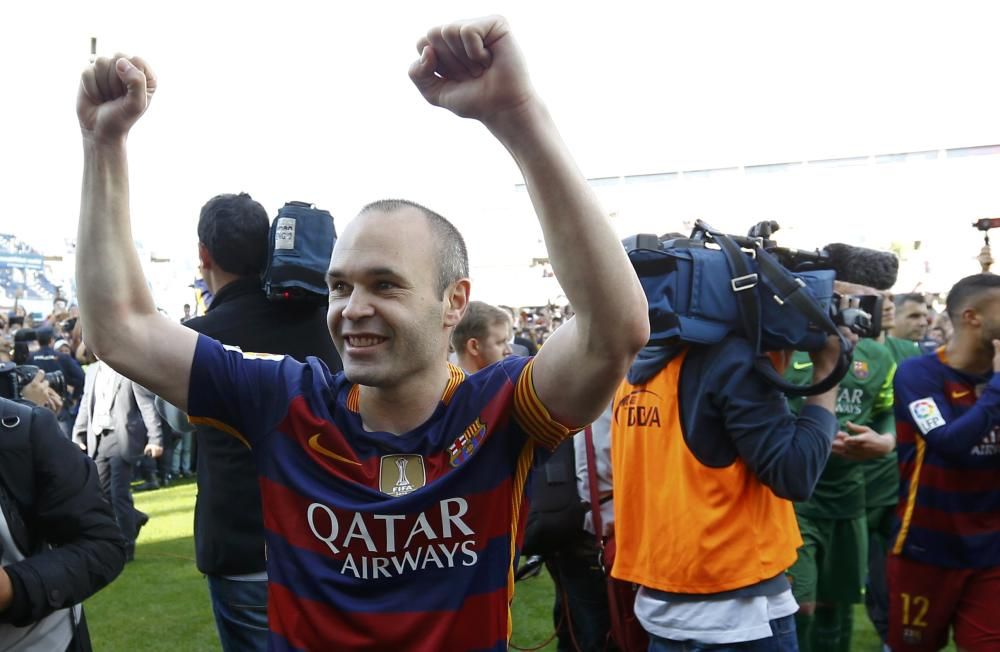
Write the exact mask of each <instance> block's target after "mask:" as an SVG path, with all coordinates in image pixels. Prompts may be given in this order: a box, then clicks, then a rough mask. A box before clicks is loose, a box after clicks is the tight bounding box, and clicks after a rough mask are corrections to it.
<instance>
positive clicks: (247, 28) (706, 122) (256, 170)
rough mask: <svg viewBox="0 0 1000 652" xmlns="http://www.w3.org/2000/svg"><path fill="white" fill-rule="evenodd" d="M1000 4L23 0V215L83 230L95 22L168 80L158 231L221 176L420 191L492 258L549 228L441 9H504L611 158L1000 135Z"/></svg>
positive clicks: (363, 195) (110, 45)
mask: <svg viewBox="0 0 1000 652" xmlns="http://www.w3.org/2000/svg"><path fill="white" fill-rule="evenodd" d="M994 7H996V4H995V3H988V2H983V3H962V2H947V3H940V2H939V3H921V2H871V1H868V2H837V3H816V2H801V1H800V2H785V3H777V2H749V1H744V2H731V3H722V2H648V3H639V2H623V1H616V2H602V3H581V2H572V3H570V2H540V1H538V0H535V1H531V2H521V1H499V2H493V3H487V2H481V1H480V0H462V1H461V2H458V1H441V2H433V1H428V2H412V1H410V2H403V1H400V2H323V3H320V2H294V1H287V0H286V1H282V2H214V1H210V0H203V1H201V2H172V3H137V2H106V1H103V0H96V1H92V2H66V3H58V2H49V3H13V2H5V3H3V4H2V6H0V26H2V27H0V30H2V34H3V38H2V41H0V54H2V55H3V60H4V61H6V62H7V63H6V67H7V70H6V72H5V74H4V79H5V89H6V90H5V92H4V95H5V98H4V99H5V101H4V109H3V116H4V125H5V127H6V128H5V129H4V132H5V133H4V135H3V139H2V152H3V155H2V157H0V179H2V181H0V193H2V198H3V203H4V208H5V211H4V217H3V218H2V230H4V231H13V232H15V233H18V234H20V235H22V237H24V238H25V239H27V240H28V241H29V242H32V243H33V244H36V245H37V246H40V247H42V248H49V247H55V246H57V245H56V243H59V242H61V239H62V237H64V236H71V235H73V234H74V233H75V228H76V217H77V214H78V210H79V178H80V165H81V163H80V158H81V157H80V144H79V131H78V127H77V124H76V117H75V114H74V98H75V94H76V89H77V83H78V78H79V73H80V71H81V70H82V68H83V67H84V66H85V65H86V64H87V61H88V55H89V47H90V37H91V36H96V37H97V38H98V50H99V54H104V55H110V54H112V53H113V52H115V51H123V52H126V53H129V54H140V55H142V56H144V57H145V58H146V59H147V60H148V61H149V62H150V64H151V65H152V66H153V68H154V69H155V70H156V72H157V74H158V77H159V90H158V91H157V94H156V97H155V99H154V101H153V104H152V106H151V108H150V110H149V111H148V113H147V114H146V115H145V116H144V117H143V119H142V120H141V121H140V123H139V124H138V125H137V127H136V128H135V131H134V134H133V136H132V138H131V140H130V143H129V145H130V159H131V169H132V173H131V175H132V185H133V192H132V206H133V215H134V224H135V227H134V228H135V232H136V236H137V237H138V238H140V239H142V240H143V241H144V242H146V243H147V244H148V245H149V246H150V247H152V248H154V249H156V250H158V251H160V252H161V253H164V254H166V255H173V256H181V255H191V254H193V251H194V243H195V235H194V226H195V222H196V217H197V211H198V208H199V207H200V206H201V204H202V203H204V201H205V200H206V199H207V198H208V197H210V196H212V195H214V194H217V193H220V192H238V191H241V190H244V191H247V192H250V193H251V194H252V195H254V197H256V198H257V199H259V200H260V201H261V202H262V203H263V204H264V205H265V206H266V207H267V208H268V210H269V211H270V212H271V213H272V214H273V213H274V211H276V209H277V208H278V207H279V206H280V205H281V204H282V203H283V202H285V201H287V200H291V199H299V200H307V201H312V202H314V203H316V204H318V205H319V206H321V207H324V208H327V209H329V210H330V211H331V212H332V213H333V214H334V215H335V217H336V218H337V222H338V224H339V225H341V226H342V225H343V224H344V223H345V222H346V221H347V220H348V219H349V218H350V217H351V216H352V215H353V214H354V213H355V212H356V211H357V209H358V208H359V207H360V206H361V205H363V204H364V203H366V202H368V201H371V200H373V199H377V198H382V197H398V196H401V197H406V198H410V199H414V200H416V201H420V202H422V203H425V204H427V205H429V206H430V207H432V208H434V209H436V210H438V211H439V212H442V213H443V214H445V215H446V216H448V217H450V218H451V219H453V220H454V221H455V222H456V223H457V225H458V226H459V228H460V229H461V230H462V231H463V232H464V233H466V235H467V237H468V238H469V240H470V249H471V251H472V254H473V262H474V263H475V262H476V260H477V256H478V257H479V260H480V261H482V260H483V259H493V258H498V257H500V256H501V252H500V251H498V249H502V247H497V246H496V245H497V243H505V242H510V243H514V244H515V245H517V246H518V247H520V246H522V245H521V244H520V243H519V241H518V240H517V239H516V238H513V239H511V238H509V237H508V239H504V237H501V236H503V235H504V234H505V233H508V234H510V233H518V232H525V231H530V226H531V225H530V224H526V223H525V222H524V220H525V219H530V214H529V215H528V216H527V218H526V217H525V215H524V211H523V195H521V198H520V199H519V198H518V195H517V193H514V192H513V190H512V189H513V187H514V184H515V183H516V182H518V181H519V180H520V179H519V177H518V175H517V171H516V169H515V168H514V167H513V165H512V164H511V163H510V162H509V159H508V157H507V154H506V152H505V151H504V150H503V148H502V147H500V146H499V145H498V144H496V143H495V142H494V141H493V140H492V138H491V136H490V135H489V134H488V133H487V132H486V130H485V129H483V128H482V127H481V126H480V125H478V124H476V123H473V122H470V121H465V120H461V119H459V118H456V117H454V116H451V115H450V114H448V113H446V112H445V111H442V110H440V109H435V108H433V107H430V106H428V105H426V104H425V103H424V102H423V100H422V98H421V97H420V96H419V94H418V93H417V92H416V90H415V89H414V88H413V87H412V85H411V84H410V82H409V79H408V78H407V76H406V70H407V67H408V66H409V64H410V62H411V61H412V60H413V59H414V58H415V57H416V50H415V42H416V40H417V38H418V37H419V36H420V35H421V34H422V33H423V32H424V31H425V30H426V29H427V28H428V27H430V26H432V25H434V24H437V23H440V22H443V21H448V20H450V19H453V18H459V17H468V16H474V15H479V14H483V13H494V12H497V13H503V14H505V15H506V16H507V17H508V18H509V19H510V21H511V23H512V25H513V28H514V33H515V35H516V36H517V38H518V39H519V41H520V42H521V45H522V48H523V49H524V50H525V52H526V56H527V59H528V63H529V67H530V70H531V73H532V76H533V79H534V81H535V84H536V86H537V87H538V89H539V91H540V93H541V94H542V96H543V97H544V98H545V100H546V101H547V102H548V104H549V106H550V108H551V109H552V112H553V113H554V115H555V117H556V119H557V121H558V123H559V125H560V128H561V130H562V132H563V135H564V137H565V138H566V140H567V141H568V142H569V145H570V147H571V149H572V150H573V152H574V153H575V154H576V156H577V158H578V161H579V163H580V166H581V168H582V169H583V171H584V173H585V174H586V175H587V176H589V177H598V176H606V175H611V176H616V175H626V174H636V173H644V172H658V171H664V170H677V169H698V168H703V167H720V166H726V165H734V164H735V165H739V164H751V163H768V162H780V161H785V160H802V159H806V158H823V157H833V156H849V155H858V154H877V153H888V152H895V151H913V150H917V149H925V148H927V149H938V148H946V147H955V146H966V145H981V144H993V143H1000V101H998V100H1000V83H998V78H1000V75H998V68H1000V57H998V56H997V54H996V52H997V49H996V26H997V24H998V21H997V18H998V16H997V15H996V11H995V9H994ZM910 226H912V225H910ZM906 227H907V225H902V224H901V225H900V228H906ZM963 228H968V227H967V226H964V227H963ZM514 253H515V254H517V255H519V256H521V257H522V258H523V256H524V255H525V254H524V252H514Z"/></svg>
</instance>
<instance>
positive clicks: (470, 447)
mask: <svg viewBox="0 0 1000 652" xmlns="http://www.w3.org/2000/svg"><path fill="white" fill-rule="evenodd" d="M484 437H486V424H485V423H483V422H482V420H481V419H476V420H475V421H473V422H472V423H471V424H470V425H469V427H468V428H466V429H465V432H463V433H462V434H461V435H459V436H458V438H457V439H455V441H453V442H452V443H451V446H449V447H448V463H449V464H451V465H452V466H458V465H460V464H462V463H463V462H465V461H466V460H468V459H469V458H470V457H472V453H474V452H475V450H476V448H478V447H479V444H481V443H482V442H483V438H484Z"/></svg>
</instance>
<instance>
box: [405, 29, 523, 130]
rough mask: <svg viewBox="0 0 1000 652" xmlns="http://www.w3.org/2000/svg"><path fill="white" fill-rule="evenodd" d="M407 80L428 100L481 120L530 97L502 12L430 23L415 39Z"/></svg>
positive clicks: (515, 45)
mask: <svg viewBox="0 0 1000 652" xmlns="http://www.w3.org/2000/svg"><path fill="white" fill-rule="evenodd" d="M417 51H418V52H419V53H420V59H418V60H417V61H415V62H414V63H413V64H412V65H411V66H410V79H412V80H413V83H414V84H415V85H416V87H417V89H418V90H419V91H420V93H421V94H422V95H423V96H424V99H426V100H427V101H428V102H430V103H431V104H433V105H435V106H440V107H443V108H445V109H448V110H449V111H451V112H452V113H455V114H456V115H460V116H462V117H463V118H476V119H479V120H482V121H489V119H490V118H491V117H493V116H495V115H497V114H499V113H503V112H504V111H508V110H517V109H519V108H520V107H522V106H524V105H526V104H527V103H528V102H529V101H530V100H531V99H532V98H533V97H534V90H533V89H532V87H531V81H530V80H529V79H528V71H527V68H526V67H525V65H524V59H523V57H522V56H521V51H520V49H519V48H518V46H517V43H516V42H515V40H514V36H513V34H512V33H511V31H510V27H509V26H508V25H507V21H506V20H505V19H504V18H503V17H502V16H488V17H486V18H477V19H474V20H466V21H459V22H456V23H452V24H450V25H443V26H439V27H434V28H432V29H431V30H429V31H428V32H427V35H426V36H424V37H422V38H421V39H420V40H419V41H417Z"/></svg>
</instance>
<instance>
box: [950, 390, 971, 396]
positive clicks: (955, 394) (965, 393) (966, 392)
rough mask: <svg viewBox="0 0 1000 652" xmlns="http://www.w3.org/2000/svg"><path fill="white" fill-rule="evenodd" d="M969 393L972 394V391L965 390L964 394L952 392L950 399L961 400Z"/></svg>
mask: <svg viewBox="0 0 1000 652" xmlns="http://www.w3.org/2000/svg"><path fill="white" fill-rule="evenodd" d="M971 393H972V391H970V390H968V389H967V390H965V391H964V392H952V393H951V397H952V398H962V397H963V396H968V395H969V394H971Z"/></svg>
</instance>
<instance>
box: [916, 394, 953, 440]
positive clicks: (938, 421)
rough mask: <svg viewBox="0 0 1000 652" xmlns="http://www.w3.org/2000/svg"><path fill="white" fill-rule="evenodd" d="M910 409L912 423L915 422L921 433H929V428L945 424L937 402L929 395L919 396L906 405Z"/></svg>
mask: <svg viewBox="0 0 1000 652" xmlns="http://www.w3.org/2000/svg"><path fill="white" fill-rule="evenodd" d="M908 407H909V410H910V416H912V417H913V421H914V423H916V424H917V428H919V429H920V432H921V433H923V434H925V435H926V434H927V433H929V432H930V431H931V430H934V429H935V428H938V427H940V426H943V425H944V424H945V420H944V417H943V416H941V410H939V409H938V406H937V403H935V402H934V399H933V398H931V397H929V396H928V397H927V398H920V399H917V400H916V401H913V402H912V403H910V405H909V406H908Z"/></svg>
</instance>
